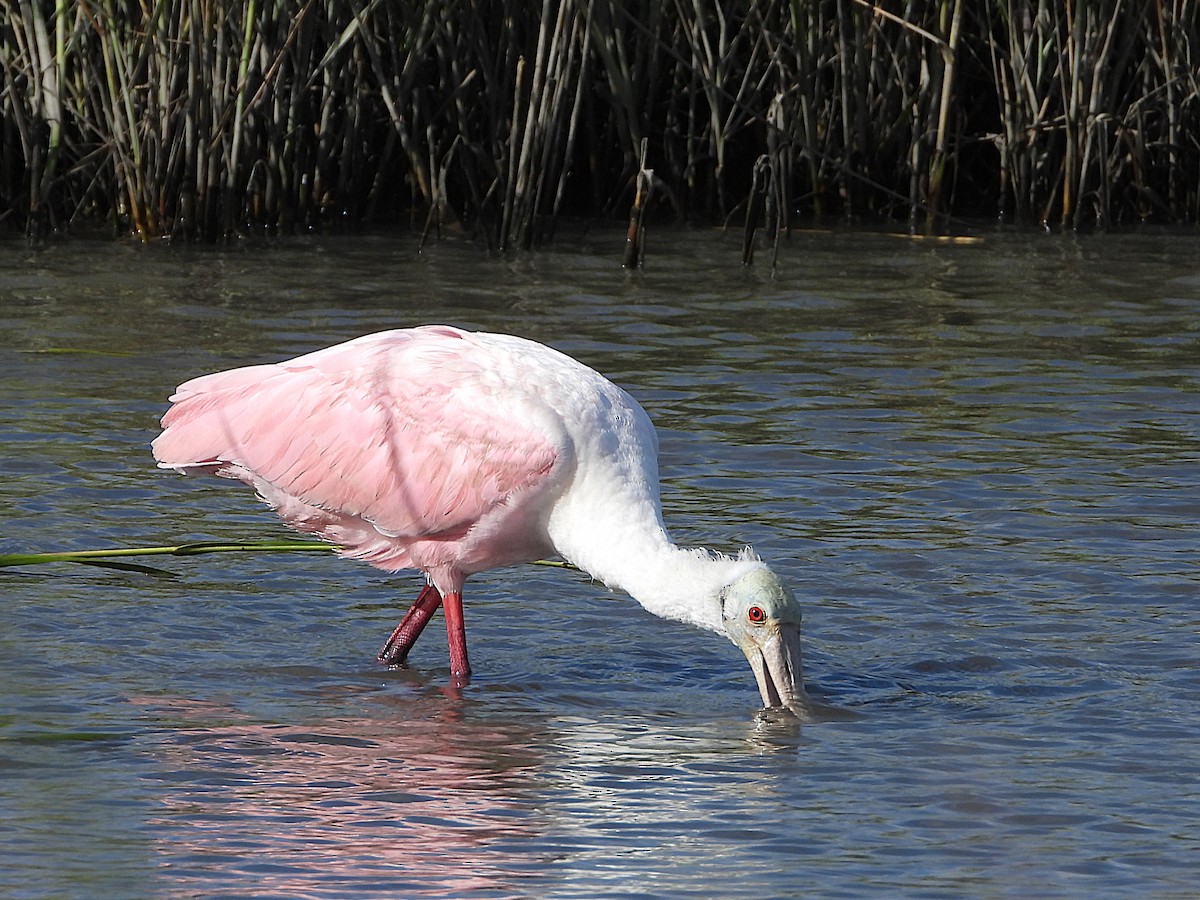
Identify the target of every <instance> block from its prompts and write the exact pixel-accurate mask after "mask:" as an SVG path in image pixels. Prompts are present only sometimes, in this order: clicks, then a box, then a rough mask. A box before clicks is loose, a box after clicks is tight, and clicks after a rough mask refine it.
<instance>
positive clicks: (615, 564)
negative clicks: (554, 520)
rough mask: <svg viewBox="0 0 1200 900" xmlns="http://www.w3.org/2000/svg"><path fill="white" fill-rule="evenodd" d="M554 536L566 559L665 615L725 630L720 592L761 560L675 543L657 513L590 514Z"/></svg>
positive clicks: (721, 631)
mask: <svg viewBox="0 0 1200 900" xmlns="http://www.w3.org/2000/svg"><path fill="white" fill-rule="evenodd" d="M578 524H579V527H578V528H572V529H568V530H567V533H560V534H558V535H556V536H555V537H554V543H555V546H556V547H557V549H558V551H559V553H560V554H561V555H562V557H563V558H564V559H566V560H567V561H568V562H570V563H572V564H573V565H576V566H578V567H579V568H581V569H583V570H584V571H585V572H587V573H588V574H589V575H591V576H592V577H593V578H595V579H597V580H598V581H602V582H603V583H604V584H605V585H607V586H608V587H610V588H615V589H617V590H621V591H624V592H625V593H627V594H629V595H630V596H631V597H633V599H634V600H636V601H637V602H638V603H640V604H641V605H642V606H643V607H644V608H645V609H647V610H648V611H650V612H652V613H654V614H655V615H657V616H661V617H663V618H665V619H674V620H676V621H680V622H687V623H688V624H691V625H695V626H698V627H700V628H705V629H708V630H709V631H716V632H720V633H724V631H725V628H724V625H723V624H722V621H721V597H720V595H721V591H722V589H723V588H724V587H725V586H726V585H727V584H729V583H730V582H732V581H734V580H735V579H736V578H737V577H738V576H739V575H741V574H742V573H743V572H745V571H747V570H748V569H750V568H752V567H753V566H755V565H759V566H761V565H762V563H761V562H759V561H758V560H757V558H755V557H753V556H752V555H748V554H743V555H742V556H739V557H728V556H723V555H720V554H714V553H710V552H709V551H707V550H700V549H688V548H684V547H679V546H677V545H676V544H674V543H673V542H672V541H671V539H670V537H669V536H668V535H667V532H666V529H665V528H664V527H663V526H662V522H661V519H660V518H659V517H658V515H657V510H655V515H654V516H653V517H652V518H647V519H642V520H641V522H640V523H638V521H637V518H636V517H633V518H632V520H626V521H624V522H619V523H605V522H603V521H602V520H601V521H597V520H595V519H588V520H587V521H585V522H580V523H578Z"/></svg>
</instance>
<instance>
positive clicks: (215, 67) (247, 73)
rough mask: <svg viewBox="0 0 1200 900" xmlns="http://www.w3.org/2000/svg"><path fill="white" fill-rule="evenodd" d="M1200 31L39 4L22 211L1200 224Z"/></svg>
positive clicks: (963, 18) (1006, 22) (145, 234)
mask: <svg viewBox="0 0 1200 900" xmlns="http://www.w3.org/2000/svg"><path fill="white" fill-rule="evenodd" d="M1198 28H1200V15H1198V13H1197V8H1196V5H1195V4H1194V3H1192V2H1188V0H1153V2H1150V0H1134V2H1131V3H1127V2H1120V3H1118V2H1113V0H1108V2H1102V3H1082V2H1075V0H1057V2H1050V0H1030V2H1023V3H1013V2H1009V0H981V2H979V3H966V2H964V0H904V2H883V0H790V2H778V0H770V2H769V0H748V2H747V0H743V2H741V3H737V4H727V3H721V2H718V0H639V2H636V3H618V2H616V0H560V2H556V3H551V2H549V0H542V2H541V3H540V4H538V3H534V4H528V3H520V2H516V0H445V2H442V3H437V4H433V3H399V2H394V0H354V2H342V0H330V2H321V3H318V2H317V0H277V2H274V3H263V2H260V0H247V2H245V3H240V4H229V3H223V2H219V0H177V2H171V3H168V2H166V0H144V2H142V3H138V4H123V3H116V2H114V0H83V2H75V3H68V2H66V0H13V2H9V3H7V4H5V5H4V6H3V7H2V8H0V70H2V71H3V75H4V81H3V93H2V94H0V114H2V116H3V120H2V124H0V206H2V209H0V216H2V217H3V220H4V221H5V222H6V223H8V224H9V226H10V227H16V228H21V229H24V230H25V231H26V232H27V233H28V234H29V235H30V236H31V237H32V238H35V239H36V238H38V237H41V236H43V235H45V234H46V233H49V232H61V231H65V230H68V229H70V228H71V227H72V226H73V225H76V224H83V223H93V222H96V221H107V222H109V223H111V226H112V227H113V228H114V229H115V230H116V231H118V232H121V233H131V234H134V235H136V236H137V237H139V238H140V239H142V240H152V239H156V238H160V237H170V238H174V239H197V240H206V241H215V240H223V239H229V238H231V237H233V236H236V235H239V234H247V233H254V232H268V233H273V232H283V233H288V232H294V231H297V230H303V229H308V228H314V227H336V226H338V225H341V224H346V225H355V224H358V223H362V222H395V221H401V222H404V221H407V222H409V223H411V224H413V225H414V226H416V227H419V228H421V229H422V230H423V231H424V233H425V235H426V237H427V238H431V237H433V236H436V235H437V234H439V233H441V232H443V231H444V230H446V229H466V230H468V231H469V232H471V233H473V234H479V235H482V236H484V237H485V238H486V240H487V243H488V244H489V245H490V246H492V247H494V248H496V249H501V250H509V249H521V248H528V247H531V246H534V245H536V244H538V243H541V242H543V241H546V240H548V239H550V237H551V236H552V235H553V229H554V224H555V221H556V220H557V219H558V217H559V216H561V215H562V214H564V213H570V214H572V215H583V216H607V217H627V216H629V215H630V211H631V209H634V207H635V205H636V202H637V198H639V197H641V199H642V205H641V206H637V208H636V210H635V212H636V216H637V218H638V221H639V223H644V222H645V220H646V217H647V216H648V215H651V214H655V215H658V216H663V215H669V216H675V217H678V218H680V219H682V220H685V221H693V222H701V223H731V222H739V223H743V227H744V228H745V232H746V234H747V246H746V248H745V252H744V258H745V259H746V261H747V262H749V261H750V260H751V259H752V258H753V252H754V243H755V241H757V239H758V237H757V236H758V235H759V234H761V235H764V236H765V237H766V239H768V240H771V241H775V240H777V239H778V236H779V235H780V234H783V233H786V231H787V229H788V228H789V227H790V226H791V225H792V224H794V222H795V221H798V220H799V218H800V217H818V218H822V217H828V216H841V217H846V218H871V219H878V218H883V219H888V220H892V221H901V222H906V223H908V224H909V225H910V227H912V228H914V229H918V230H923V231H936V230H939V229H940V228H942V227H943V226H944V225H945V224H946V222H947V221H948V220H949V219H950V217H953V216H986V217H1000V218H1002V219H1004V220H1008V221H1015V222H1019V223H1032V224H1045V225H1055V226H1065V227H1075V228H1080V227H1092V226H1100V227H1108V226H1112V225H1118V224H1124V223H1130V222H1137V221H1144V220H1149V219H1153V220H1158V221H1165V222H1195V221H1196V220H1197V218H1198V217H1200V102H1198V101H1200V92H1198V78H1200V75H1198V71H1197V66H1198V64H1200V60H1198V59H1197V50H1198V49H1200V30H1198ZM643 145H645V147H646V148H647V149H646V152H645V154H644V157H643V152H642V147H643ZM648 172H652V179H653V180H652V185H651V183H648V182H647V177H648V176H647V173H648ZM651 186H652V187H653V191H652V192H651V191H650V187H651ZM651 196H652V198H653V202H652V203H649V202H647V201H648V199H649V198H650V197H651ZM640 227H641V225H639V228H640ZM639 234H640V232H639ZM639 248H640V241H639ZM639 252H640V249H639Z"/></svg>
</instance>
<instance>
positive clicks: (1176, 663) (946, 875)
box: [0, 232, 1200, 898]
mask: <svg viewBox="0 0 1200 900" xmlns="http://www.w3.org/2000/svg"><path fill="white" fill-rule="evenodd" d="M620 245H621V235H620V234H618V233H616V232H604V233H594V234H592V235H590V236H585V237H582V238H579V239H576V240H571V241H567V242H564V243H563V244H562V245H561V247H560V249H556V250H552V251H548V252H544V253H540V254H538V255H536V256H533V257H522V258H519V259H517V260H515V261H504V260H489V259H486V258H484V257H482V256H481V255H480V253H479V251H478V250H477V249H475V248H471V247H462V246H457V245H454V244H451V243H444V244H441V245H439V246H435V247H433V248H431V249H429V250H427V251H426V252H425V253H423V254H417V253H416V252H415V250H416V248H415V243H414V241H412V240H411V239H409V238H407V237H394V236H376V237H366V238H338V239H320V240H298V241H292V242H284V243H281V244H279V245H276V246H272V247H265V248H264V247H258V248H252V249H247V250H242V249H236V250H228V251H221V252H218V251H211V250H200V249H194V250H193V249H185V248H152V249H142V248H136V247H128V246H115V245H110V244H89V243H71V244H68V245H64V246H59V247H52V248H49V249H47V250H44V251H41V252H36V253H35V252H27V251H24V250H22V249H18V248H15V247H12V246H10V247H7V248H3V249H0V354H2V355H0V409H2V410H3V413H2V414H0V446H2V455H0V459H2V461H3V462H2V466H3V475H4V477H3V481H2V483H0V502H2V503H3V508H4V510H5V514H4V527H3V537H2V538H0V546H2V547H3V548H5V549H8V550H18V549H20V550H24V549H72V548H85V547H107V546H137V545H145V544H154V543H169V542H175V541H182V540H189V539H200V538H214V537H221V538H231V537H237V538H261V537H269V536H276V535H282V534H283V533H284V532H283V530H282V529H281V528H280V527H279V526H277V525H276V524H275V523H274V521H273V520H272V518H271V517H270V516H269V514H268V513H266V512H265V511H264V510H263V509H262V508H261V507H260V506H259V505H258V504H256V503H255V502H254V501H253V499H252V497H251V496H250V493H249V492H248V491H245V490H241V489H239V488H237V487H236V486H234V485H232V484H226V483H224V482H216V481H204V480H200V479H187V480H185V479H182V478H179V477H178V476H175V475H172V474H169V473H164V472H159V471H157V470H156V469H155V468H154V467H153V465H152V463H151V460H150V457H149V451H148V446H147V445H148V444H149V441H150V440H151V439H152V438H153V436H154V435H155V433H156V430H155V422H156V418H157V416H158V415H160V414H161V412H162V410H163V408H164V399H165V397H166V395H167V394H168V393H169V392H170V391H171V389H172V388H173V387H174V385H175V384H177V383H178V382H180V381H182V380H183V379H185V378H187V377H190V376H192V375H195V374H198V373H201V372H205V371H212V370H216V369H220V368H227V367H230V366H233V365H237V364H242V363H247V362H253V361H265V360H274V359H279V358H282V357H285V356H290V355H293V354H296V353H299V352H302V351H305V350H310V349H314V348H316V347H319V346H324V345H327V344H330V343H333V342H335V341H337V340H341V339H343V338H347V337H350V336H353V335H357V334H361V333H365V332H369V331H373V330H378V329H381V328H385V327H395V326H402V325H409V324H416V323H420V322H430V321H443V322H452V323H455V324H460V325H464V326H466V327H472V328H484V329H489V330H505V331H512V332H516V333H520V334H523V335H526V336H529V337H532V338H535V339H538V340H542V341H545V342H548V343H551V344H553V345H555V346H557V347H559V348H561V349H563V350H565V351H567V352H569V353H572V354H573V355H575V356H577V357H579V358H581V359H583V360H585V361H586V362H588V363H590V364H592V365H594V366H595V367H597V368H599V369H601V370H602V371H604V372H606V373H608V374H609V375H611V376H612V377H614V378H615V379H617V380H618V381H620V382H622V383H624V384H625V385H626V386H628V387H630V388H631V389H632V390H633V392H634V393H635V394H636V395H637V396H638V397H639V398H640V399H641V400H642V401H643V403H644V404H645V405H646V407H647V408H648V409H649V411H650V412H651V414H652V415H653V416H654V418H655V419H656V421H657V422H658V423H659V426H660V431H661V435H662V443H663V454H662V467H663V474H664V480H665V483H666V489H665V495H666V496H665V504H666V507H667V516H668V520H669V521H670V522H671V523H672V525H673V528H674V530H675V533H676V536H677V537H678V538H680V539H681V540H683V541H684V542H688V543H693V544H703V545H706V546H712V547H717V548H720V549H724V550H736V549H738V548H739V547H741V546H742V545H743V544H747V543H749V544H753V545H754V546H755V547H756V549H758V551H759V552H760V553H762V555H763V556H764V557H766V558H768V559H770V560H771V561H772V563H773V564H774V565H775V567H776V568H777V570H778V571H780V572H781V573H782V575H783V576H784V577H785V578H786V579H787V580H788V581H789V582H790V584H791V585H792V586H793V588H794V589H795V591H796V593H797V596H798V597H799V598H801V601H802V604H803V606H804V609H805V652H806V669H807V677H808V681H809V684H810V687H811V689H812V691H813V693H814V694H815V695H816V696H818V697H819V698H820V699H821V700H822V701H823V702H825V703H828V704H830V705H832V706H835V707H837V708H839V709H842V710H845V711H848V712H850V713H853V714H854V715H853V716H851V717H848V718H846V719H844V720H838V721H831V722H821V723H817V724H812V725H808V726H804V727H799V728H797V727H792V726H789V725H787V724H786V723H765V722H759V721H757V720H756V719H755V717H754V712H755V709H756V705H757V704H756V701H757V691H756V690H755V688H754V684H753V679H752V677H751V675H750V671H749V669H748V667H747V666H746V664H745V662H744V660H742V659H741V657H740V654H739V653H738V651H737V650H736V648H734V647H733V645H732V644H730V643H728V642H725V641H723V640H722V639H720V638H718V637H716V636H713V635H706V634H702V633H700V632H696V631H693V630H691V629H689V628H687V627H685V626H682V625H676V624H673V623H670V622H665V621H662V620H659V619H656V618H654V617H652V616H649V615H648V614H646V613H644V612H643V611H642V610H641V609H640V608H639V607H637V605H636V604H634V603H632V602H630V601H628V600H626V599H624V598H619V597H614V596H612V595H609V594H608V593H606V592H605V591H604V590H603V589H602V588H600V587H598V586H596V585H593V584H591V583H589V582H588V581H587V580H585V579H583V578H581V577H580V576H579V575H578V574H574V573H570V572H563V571H558V570H553V569H545V568H537V567H526V568H523V569H516V570H508V571H499V572H492V573H488V574H486V575H483V576H479V577H477V578H475V579H473V580H472V581H471V582H470V584H469V585H468V590H469V593H468V599H467V604H468V608H467V616H468V628H469V631H470V634H471V639H472V645H471V646H472V662H473V664H474V665H475V668H476V669H477V675H476V677H475V678H474V679H473V681H472V683H471V685H470V686H469V687H467V688H466V689H465V690H461V691H458V690H454V689H452V688H450V687H448V681H447V669H446V661H445V647H444V642H443V641H441V640H440V638H439V637H438V636H437V635H434V633H433V632H431V635H430V636H426V638H425V640H424V641H423V642H422V643H421V644H419V645H418V647H417V649H416V650H415V651H414V655H413V667H412V668H411V669H408V670H402V671H389V670H385V669H382V668H381V667H379V666H378V665H377V664H376V663H375V662H374V660H373V656H374V653H375V651H376V650H377V648H378V645H379V644H380V643H381V642H382V640H383V638H384V637H386V635H387V634H388V632H389V630H390V629H391V627H392V626H393V625H394V623H395V620H396V618H397V616H398V614H399V612H400V611H401V610H402V607H403V605H404V604H405V603H406V602H407V601H408V600H410V599H411V598H412V597H413V596H414V595H415V592H416V590H417V587H418V580H417V579H416V578H412V577H396V578H392V577H387V576H385V575H384V574H383V573H379V572H376V571H374V570H372V569H369V568H367V567H365V566H360V565H356V564H352V563H347V562H341V561H338V560H336V559H330V558H324V557H312V556H298V555H292V556H286V557H280V556H275V557H233V556H223V557H198V558H193V559H182V560H170V561H168V562H165V563H164V562H161V561H160V562H158V563H157V564H158V565H160V566H161V567H162V568H165V569H169V570H170V571H171V572H173V573H174V576H175V577H173V578H160V577H153V576H151V575H143V574H135V573H129V572H120V571H106V570H101V569H89V568H82V567H78V568H76V567H57V568H43V569H26V570H22V571H14V570H6V571H5V572H3V573H0V584H2V585H3V589H4V599H3V603H0V670H2V671H3V676H2V677H3V685H4V688H3V693H2V695H0V696H2V697H3V704H2V706H0V848H2V849H3V858H4V864H3V866H2V867H0V894H3V895H8V896H17V897H94V896H101V895H105V894H108V895H112V896H121V897H137V896H147V897H154V896H205V897H222V896H228V897H232V896H252V895H260V896H291V897H302V896H303V897H347V896H404V897H419V896H434V897H438V896H446V895H448V894H453V895H455V896H461V897H479V898H492V897H581V898H610V897H611V898H626V897H710V896H716V895H720V896H724V897H757V898H768V897H799V896H822V897H860V896H881V895H884V896H912V897H938V896H944V897H960V896H981V897H1025V896H1035V895H1036V896H1041V897H1067V896H1080V897H1083V896H1086V897H1128V896H1153V897H1190V896H1194V895H1195V894H1196V892H1197V890H1200V852H1198V851H1200V837H1197V832H1196V822H1197V820H1198V819H1200V750H1198V749H1197V746H1198V744H1200V742H1198V741H1197V740H1196V734H1197V726H1198V725H1200V669H1198V668H1197V637H1198V631H1200V575H1198V573H1197V556H1196V525H1197V519H1198V512H1200V504H1198V502H1197V499H1196V498H1197V497H1198V496H1200V466H1198V465H1197V464H1198V462H1200V434H1198V432H1200V402H1198V399H1197V398H1198V394H1197V388H1198V386H1200V384H1198V382H1200V367H1198V360H1200V263H1198V262H1197V257H1196V254H1195V240H1194V237H1191V236H1170V235H1154V234H1138V235H1123V236H1097V237H1088V238H1077V237H1048V236H1044V235H1035V236H1014V235H999V234H998V235H989V236H987V237H986V238H985V239H984V241H983V242H982V243H981V244H977V245H962V246H959V245H954V246H942V245H936V244H935V245H931V244H927V243H924V242H916V241H911V240H907V239H902V238H893V237H885V236H869V235H861V234H833V235H805V236H799V237H796V238H794V239H793V240H792V241H791V242H790V243H789V244H788V245H787V246H786V247H785V249H784V253H783V258H782V260H781V266H780V271H779V274H778V277H776V278H774V279H772V278H771V277H770V273H769V272H767V271H766V270H765V269H756V270H753V271H750V272H744V271H742V270H741V268H740V267H739V266H738V265H737V258H738V253H739V249H740V248H739V246H738V241H737V239H736V238H734V237H723V236H721V235H717V234H710V233H681V234H673V235H672V234H656V235H654V241H653V243H652V245H651V248H650V253H649V265H650V267H649V269H648V270H647V271H645V272H644V273H639V274H634V275H629V274H626V273H624V272H622V271H621V270H620V269H619V267H617V265H616V260H617V259H618V253H619V250H620Z"/></svg>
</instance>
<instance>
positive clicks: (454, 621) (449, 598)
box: [444, 593, 471, 678]
mask: <svg viewBox="0 0 1200 900" xmlns="http://www.w3.org/2000/svg"><path fill="white" fill-rule="evenodd" d="M444 612H445V614H446V643H447V644H448V645H449V647H450V674H451V675H453V676H455V677H459V678H466V677H467V676H469V675H470V674H471V663H470V662H469V661H468V660H467V626H466V623H465V622H463V608H462V594H460V593H454V594H447V595H446V602H445V606H444Z"/></svg>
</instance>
